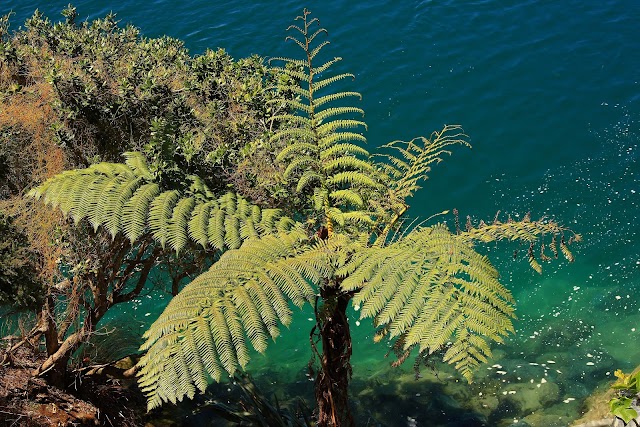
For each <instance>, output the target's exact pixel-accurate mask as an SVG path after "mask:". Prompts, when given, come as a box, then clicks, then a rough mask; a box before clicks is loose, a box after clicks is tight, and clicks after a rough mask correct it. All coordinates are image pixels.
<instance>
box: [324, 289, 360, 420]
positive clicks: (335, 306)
mask: <svg viewBox="0 0 640 427" xmlns="http://www.w3.org/2000/svg"><path fill="white" fill-rule="evenodd" d="M320 296H321V298H322V301H323V306H322V308H321V310H320V311H318V310H316V321H317V328H318V331H319V336H320V340H321V342H322V354H321V355H320V370H319V371H318V373H317V376H316V383H315V394H316V402H317V405H318V409H317V410H318V424H317V425H318V427H338V426H353V425H354V422H353V417H352V415H351V411H350V409H349V395H348V388H349V380H350V379H351V362H350V360H351V333H350V331H349V321H348V319H347V314H346V311H347V306H348V303H349V300H350V299H351V294H348V293H344V292H342V291H340V287H339V284H338V283H333V284H331V285H329V286H325V287H323V288H322V289H321V291H320Z"/></svg>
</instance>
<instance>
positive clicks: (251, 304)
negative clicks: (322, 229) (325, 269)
mask: <svg viewBox="0 0 640 427" xmlns="http://www.w3.org/2000/svg"><path fill="white" fill-rule="evenodd" d="M307 243H308V241H307V238H306V236H305V234H304V232H302V231H300V230H294V231H293V232H290V233H285V234H279V235H270V236H266V237H264V238H262V239H253V240H248V241H247V242H245V244H244V245H243V246H242V247H241V248H239V249H236V250H230V251H228V252H226V253H225V254H224V255H223V256H222V257H221V258H220V260H219V261H218V262H216V263H215V264H214V265H213V266H212V267H211V268H210V269H209V271H208V272H206V273H203V274H202V275H200V276H199V277H197V278H196V279H195V280H194V281H193V282H191V283H190V284H189V285H187V286H186V287H185V289H184V290H183V291H182V292H181V293H180V294H178V296H176V297H175V298H173V299H172V300H171V302H170V303H169V305H168V306H167V308H166V309H165V311H164V312H163V313H162V315H161V316H160V317H159V318H158V320H156V321H155V322H154V323H153V325H151V327H150V328H149V330H148V331H147V332H146V333H145V335H144V337H145V339H146V342H145V344H143V346H142V347H141V349H142V350H146V353H145V355H144V356H143V357H142V359H141V360H140V362H139V366H140V368H141V369H140V372H139V376H140V386H141V388H142V389H143V390H144V392H145V393H146V394H147V397H148V398H149V401H148V405H149V409H152V408H154V407H156V406H158V405H160V404H161V403H162V402H163V401H176V400H181V399H182V398H183V397H184V396H192V395H193V393H194V392H195V390H196V389H197V390H200V391H202V390H203V378H205V377H206V375H207V374H209V375H211V377H212V378H213V379H214V380H216V381H219V380H220V379H221V377H222V374H223V372H226V373H227V374H229V375H232V374H233V373H234V372H235V371H236V370H238V369H242V368H244V366H246V364H247V363H248V362H249V352H248V344H249V343H251V345H252V347H253V348H254V349H256V350H257V351H259V352H263V351H264V350H265V349H266V345H267V337H274V338H275V337H276V336H277V335H278V333H279V332H278V326H277V324H278V322H283V324H285V325H287V326H288V324H289V322H290V320H291V316H290V310H289V307H288V306H289V304H288V301H291V302H293V303H294V304H296V305H302V304H304V303H305V302H311V301H312V300H313V298H314V296H315V291H314V289H313V287H312V286H311V285H310V283H313V284H314V285H315V286H317V285H318V279H319V278H320V277H322V276H323V274H322V273H321V272H320V271H318V269H314V268H313V266H312V265H309V264H308V263H304V264H305V265H304V268H301V265H302V263H300V262H299V261H298V260H296V258H295V254H296V253H297V252H298V251H299V250H300V247H301V245H302V246H304V245H305V244H307ZM316 264H317V263H316ZM196 346H197V348H195V347H196ZM194 352H195V353H194ZM194 354H195V356H194ZM178 377H180V378H178Z"/></svg>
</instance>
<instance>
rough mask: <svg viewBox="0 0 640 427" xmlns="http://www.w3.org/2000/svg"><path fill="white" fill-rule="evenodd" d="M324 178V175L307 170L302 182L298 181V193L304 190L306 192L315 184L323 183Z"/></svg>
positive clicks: (301, 179)
mask: <svg viewBox="0 0 640 427" xmlns="http://www.w3.org/2000/svg"><path fill="white" fill-rule="evenodd" d="M322 178H323V177H322V175H320V174H319V173H317V172H314V171H311V170H307V171H305V172H304V173H303V174H302V176H301V177H300V180H299V181H298V185H297V186H296V191H297V192H301V191H302V190H304V189H305V188H307V187H308V186H310V185H311V184H312V183H314V182H317V183H321V182H322V181H323V179H322Z"/></svg>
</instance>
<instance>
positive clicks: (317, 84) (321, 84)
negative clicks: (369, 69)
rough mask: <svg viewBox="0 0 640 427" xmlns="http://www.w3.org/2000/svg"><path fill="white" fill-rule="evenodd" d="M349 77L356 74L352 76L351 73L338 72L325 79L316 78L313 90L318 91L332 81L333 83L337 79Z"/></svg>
mask: <svg viewBox="0 0 640 427" xmlns="http://www.w3.org/2000/svg"><path fill="white" fill-rule="evenodd" d="M349 77H351V78H352V79H355V78H356V76H354V75H353V74H351V73H342V74H338V75H335V76H332V77H327V78H326V79H322V80H318V81H316V82H314V84H313V90H314V91H319V90H321V89H322V88H325V87H327V86H329V85H332V84H333V83H335V82H337V81H340V80H343V79H346V78H349Z"/></svg>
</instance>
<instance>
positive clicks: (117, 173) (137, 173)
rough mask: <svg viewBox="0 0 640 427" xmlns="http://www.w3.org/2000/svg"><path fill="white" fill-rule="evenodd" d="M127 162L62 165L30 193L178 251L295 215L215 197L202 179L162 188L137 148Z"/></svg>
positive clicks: (262, 230)
mask: <svg viewBox="0 0 640 427" xmlns="http://www.w3.org/2000/svg"><path fill="white" fill-rule="evenodd" d="M125 158H126V161H127V163H126V164H120V163H98V164H96V165H93V166H90V167H88V168H86V169H79V170H71V171H65V172H63V173H61V174H59V175H56V176H54V177H52V178H50V179H49V180H47V181H46V182H45V183H44V184H42V185H41V186H40V187H37V188H35V189H33V190H32V191H31V192H30V193H29V195H30V196H31V197H35V198H43V199H44V201H45V203H47V204H49V205H51V206H54V207H59V208H60V209H61V210H62V212H63V213H64V214H65V215H68V216H70V217H71V218H73V220H74V221H75V222H76V223H77V222H79V221H81V220H83V219H86V220H88V221H89V223H90V224H91V225H92V226H93V228H94V229H96V230H97V229H98V228H99V227H105V229H106V230H107V231H108V232H109V233H110V234H111V235H112V236H115V235H116V234H118V233H122V234H123V235H125V236H126V237H127V238H128V239H129V240H130V241H131V242H134V241H136V240H137V239H139V238H140V237H142V236H143V235H145V234H147V233H149V234H150V235H151V236H152V237H153V238H154V239H155V240H156V241H157V242H158V243H160V245H161V246H162V247H165V245H166V244H167V243H168V244H169V246H170V247H171V248H172V249H173V250H175V251H176V252H180V250H182V249H183V248H184V247H185V246H186V245H187V243H188V242H189V241H192V242H194V243H196V244H198V245H201V246H202V247H203V248H205V249H206V248H212V249H220V250H225V249H229V248H237V247H239V246H240V245H241V244H242V241H244V240H246V239H248V238H252V237H256V236H262V235H265V234H269V233H273V232H276V231H278V230H281V229H282V230H286V229H288V227H290V226H291V224H293V221H291V220H289V219H286V218H283V217H282V216H281V215H280V212H279V211H277V210H262V209H260V208H259V207H258V206H254V205H252V204H250V203H249V202H248V201H247V200H245V199H243V198H242V197H240V196H236V195H235V194H233V193H227V194H225V195H222V196H221V197H218V198H216V197H214V195H213V193H211V192H210V191H209V190H208V189H207V188H206V186H205V185H204V183H202V182H201V181H200V180H198V179H195V178H194V179H193V183H192V185H190V187H189V191H190V192H191V194H193V195H184V194H183V193H181V192H180V191H178V190H168V191H162V189H161V188H160V186H159V185H158V184H157V183H155V182H152V180H153V176H152V175H151V174H150V173H149V169H148V167H147V165H146V163H145V161H144V158H143V157H142V155H141V154H139V153H126V154H125Z"/></svg>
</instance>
